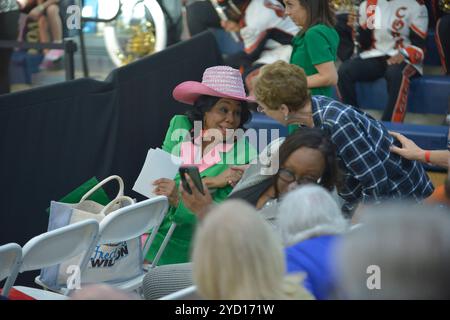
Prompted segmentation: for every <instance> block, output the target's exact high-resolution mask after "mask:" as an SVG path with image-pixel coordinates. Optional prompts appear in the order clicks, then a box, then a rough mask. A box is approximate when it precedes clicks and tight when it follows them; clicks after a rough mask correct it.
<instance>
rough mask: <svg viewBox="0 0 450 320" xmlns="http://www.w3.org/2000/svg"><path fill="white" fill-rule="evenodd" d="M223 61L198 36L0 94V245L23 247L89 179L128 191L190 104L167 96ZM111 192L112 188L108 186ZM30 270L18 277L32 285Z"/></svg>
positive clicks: (205, 37)
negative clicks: (96, 76)
mask: <svg viewBox="0 0 450 320" xmlns="http://www.w3.org/2000/svg"><path fill="white" fill-rule="evenodd" d="M221 63H222V59H221V56H220V53H219V51H218V49H217V44H216V40H215V38H214V36H213V35H212V34H211V33H209V32H206V33H203V34H200V35H198V36H196V37H194V38H192V39H191V40H189V41H186V42H183V43H179V44H177V45H174V46H172V47H170V48H168V49H166V50H164V51H162V52H159V53H157V54H154V55H152V56H150V57H148V58H145V59H142V60H140V61H137V62H134V63H132V64H129V65H127V66H125V67H122V68H118V69H116V70H114V71H113V72H112V73H111V74H110V75H109V77H108V78H107V79H106V80H105V81H104V82H103V81H95V80H92V79H80V80H75V81H70V82H64V83H60V84H56V85H51V86H46V87H41V88H37V89H32V90H28V91H25V92H18V93H13V94H9V95H4V96H0V178H1V187H0V227H1V229H0V245H3V244H6V243H9V242H16V243H18V244H20V245H24V244H25V243H26V242H27V241H28V240H29V239H31V238H32V237H34V236H36V235H39V234H41V233H43V232H45V231H46V230H47V224H48V214H47V213H46V208H48V207H49V205H50V201H51V200H58V199H60V198H61V197H63V196H64V195H66V194H67V193H68V192H70V191H72V190H73V189H75V188H76V187H78V186H79V185H81V184H82V183H83V182H85V181H87V180H88V179H89V178H91V177H93V176H96V177H97V178H98V179H99V180H101V179H103V178H105V177H107V176H109V175H112V174H117V175H119V176H121V177H122V178H123V179H124V182H125V187H126V195H129V196H132V197H136V198H138V199H139V200H141V199H142V197H141V196H139V195H138V194H137V193H135V192H133V191H131V188H132V187H133V184H134V182H135V180H136V178H137V176H138V175H139V172H140V170H141V168H142V165H143V163H144V160H145V157H146V154H147V151H148V149H149V148H155V147H159V146H160V145H161V144H162V141H163V138H164V135H165V132H166V130H167V128H168V124H169V121H170V119H171V117H172V116H173V115H175V114H182V113H184V112H185V111H186V110H187V108H189V106H187V105H183V104H181V103H178V102H176V101H175V100H174V99H173V98H172V90H173V88H174V87H175V86H176V85H177V84H179V83H180V82H182V81H186V80H196V81H201V77H202V74H203V71H204V70H205V68H207V67H211V66H214V65H219V64H221ZM107 191H108V193H110V195H111V194H112V193H113V192H114V191H115V187H114V186H112V187H110V188H107ZM35 275H36V273H34V274H32V273H28V274H27V273H25V274H24V275H21V276H19V279H18V281H17V283H18V284H22V285H33V279H34V276H35Z"/></svg>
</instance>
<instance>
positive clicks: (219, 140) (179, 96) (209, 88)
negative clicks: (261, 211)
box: [147, 66, 256, 265]
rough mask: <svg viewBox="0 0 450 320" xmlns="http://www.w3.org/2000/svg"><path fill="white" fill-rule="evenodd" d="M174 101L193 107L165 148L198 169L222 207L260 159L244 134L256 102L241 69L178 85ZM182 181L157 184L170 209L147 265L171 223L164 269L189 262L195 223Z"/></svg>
mask: <svg viewBox="0 0 450 320" xmlns="http://www.w3.org/2000/svg"><path fill="white" fill-rule="evenodd" d="M173 97H174V98H175V99H176V100H178V101H180V102H183V103H186V104H189V105H193V108H191V109H190V110H189V111H188V112H187V113H186V115H177V116H175V117H173V118H172V120H171V121H170V127H169V130H168V131H167V134H166V138H165V139H164V142H163V146H162V149H163V150H165V151H167V152H170V153H172V154H174V155H176V156H179V157H181V159H182V161H183V165H190V166H196V167H198V169H199V172H200V176H201V177H202V180H203V184H204V187H205V188H207V189H208V190H209V193H210V194H211V197H212V199H213V200H214V202H221V201H223V200H224V199H226V198H227V197H228V194H229V193H230V192H231V190H232V188H233V186H234V185H235V184H236V183H237V182H238V181H239V179H240V178H241V176H242V173H243V168H242V167H239V166H240V165H241V166H242V165H245V164H247V163H249V162H250V160H251V159H252V158H253V157H255V156H256V150H255V149H254V148H253V147H252V146H251V145H250V144H249V143H248V141H247V139H245V138H244V137H243V134H244V130H242V128H243V125H244V124H245V123H246V122H247V121H249V120H250V118H251V113H250V111H249V109H248V106H247V102H254V100H253V99H252V98H250V97H247V95H246V93H245V89H244V84H243V81H242V76H241V74H240V72H239V70H236V69H233V68H231V67H227V66H216V67H211V68H208V69H206V70H205V72H204V73H203V79H202V82H196V81H186V82H183V83H181V84H179V85H178V86H177V87H176V88H175V89H174V90H173ZM237 129H241V130H237ZM179 182H180V176H179V174H177V176H176V177H175V179H174V180H170V179H159V180H157V181H155V183H154V187H155V188H154V190H153V193H155V194H157V195H164V196H167V197H168V199H169V203H170V208H169V213H168V214H167V216H166V218H165V220H164V222H163V223H162V225H161V227H160V228H159V231H158V234H157V235H156V238H155V240H154V243H153V245H152V248H151V249H150V251H149V254H148V255H147V259H148V260H149V261H152V260H153V259H154V257H155V255H156V252H157V251H158V249H159V247H160V245H161V244H162V242H163V240H164V237H165V236H166V234H167V232H168V230H169V228H170V226H171V225H172V223H176V228H175V231H174V233H173V234H172V236H171V238H170V241H169V243H168V245H167V247H166V249H165V250H164V253H163V254H162V256H161V259H160V260H159V264H160V265H163V264H172V263H183V262H188V261H189V251H190V244H191V239H192V235H193V233H194V230H195V226H196V220H197V219H196V216H195V215H194V214H193V213H192V212H191V211H190V210H189V209H187V208H186V207H185V206H184V204H183V202H182V200H181V198H180V196H179V191H178V185H179Z"/></svg>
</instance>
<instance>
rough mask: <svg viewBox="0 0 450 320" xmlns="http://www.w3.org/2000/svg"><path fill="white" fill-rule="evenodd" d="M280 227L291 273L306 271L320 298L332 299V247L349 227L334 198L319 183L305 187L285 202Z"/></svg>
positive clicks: (308, 283)
mask: <svg viewBox="0 0 450 320" xmlns="http://www.w3.org/2000/svg"><path fill="white" fill-rule="evenodd" d="M277 226H278V228H279V231H280V233H281V235H282V238H283V241H284V244H285V245H286V249H285V254H286V264H287V271H288V273H298V272H305V273H306V274H307V277H306V279H305V281H304V283H303V284H304V286H305V288H306V289H308V290H309V291H310V292H311V293H312V294H313V295H314V297H315V298H316V299H319V300H323V299H327V298H330V296H331V293H332V290H333V289H334V284H333V269H332V267H333V266H332V262H331V260H332V249H333V246H334V245H335V244H336V241H337V240H338V239H339V235H340V234H342V233H343V232H345V231H346V230H347V228H348V224H347V222H346V221H345V219H344V217H343V216H342V213H341V210H340V209H339V207H338V205H337V204H336V202H335V201H334V199H333V198H332V197H331V195H330V194H329V193H328V192H327V191H326V190H325V189H323V188H321V187H319V186H315V185H306V186H302V187H300V188H298V189H296V190H294V191H292V192H290V193H289V194H287V195H286V197H285V198H284V199H283V200H282V201H281V204H280V213H279V215H278V221H277Z"/></svg>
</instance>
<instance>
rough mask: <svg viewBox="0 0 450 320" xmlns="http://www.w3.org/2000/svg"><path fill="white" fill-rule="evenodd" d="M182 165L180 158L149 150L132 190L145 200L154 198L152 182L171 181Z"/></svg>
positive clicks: (157, 150) (162, 151)
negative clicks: (165, 179)
mask: <svg viewBox="0 0 450 320" xmlns="http://www.w3.org/2000/svg"><path fill="white" fill-rule="evenodd" d="M181 164H182V162H181V158H179V157H176V156H173V155H171V154H170V153H168V152H166V151H164V150H161V149H159V148H158V149H150V150H148V153H147V158H146V159H145V163H144V166H143V167H142V170H141V173H140V174H139V176H138V178H137V180H136V182H135V183H134V186H133V190H134V191H136V192H138V193H140V194H142V195H143V196H145V197H147V198H152V197H155V196H156V195H155V194H153V192H152V191H153V189H154V188H155V186H153V182H154V181H156V180H158V179H161V178H167V179H173V178H175V175H176V174H177V172H178V168H179V167H180V165H181Z"/></svg>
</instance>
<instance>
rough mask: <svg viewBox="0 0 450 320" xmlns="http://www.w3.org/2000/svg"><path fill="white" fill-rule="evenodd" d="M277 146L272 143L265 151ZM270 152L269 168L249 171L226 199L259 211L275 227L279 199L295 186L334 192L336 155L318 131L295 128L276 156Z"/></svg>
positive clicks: (256, 168)
mask: <svg viewBox="0 0 450 320" xmlns="http://www.w3.org/2000/svg"><path fill="white" fill-rule="evenodd" d="M278 143H279V141H274V142H273V143H272V144H271V146H269V148H271V147H273V146H274V144H278ZM271 149H274V148H271ZM270 152H271V153H272V157H271V158H272V162H271V163H270V168H268V167H263V166H262V165H257V166H253V167H250V168H249V169H248V170H247V171H246V172H245V173H244V176H243V177H242V179H241V181H240V182H239V183H238V184H237V185H236V187H235V188H234V189H233V192H232V193H231V195H230V198H239V199H244V200H246V201H248V202H249V203H250V204H252V205H253V206H255V207H256V209H258V210H261V213H262V214H263V215H264V216H265V218H266V219H267V220H269V221H271V222H272V223H275V219H276V215H277V213H278V208H277V204H278V201H279V199H280V198H281V196H282V195H284V194H285V193H287V192H288V191H290V190H292V189H294V188H295V187H297V186H298V185H300V184H304V183H317V184H319V185H321V186H322V187H324V188H325V189H327V190H329V191H332V190H333V189H334V187H335V185H336V180H337V176H338V172H337V165H336V154H335V150H334V147H333V145H332V143H331V141H330V139H329V138H328V137H327V135H326V134H325V133H324V132H323V131H322V130H320V129H310V128H299V129H298V130H297V131H296V132H295V133H293V134H292V135H290V136H288V137H287V138H286V140H284V142H283V143H282V144H281V146H280V148H279V151H278V152H275V153H273V150H271V151H270ZM263 154H264V151H263ZM277 157H278V159H277ZM277 160H278V161H277ZM278 164H279V168H278ZM271 169H273V170H272V172H270V171H271Z"/></svg>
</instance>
